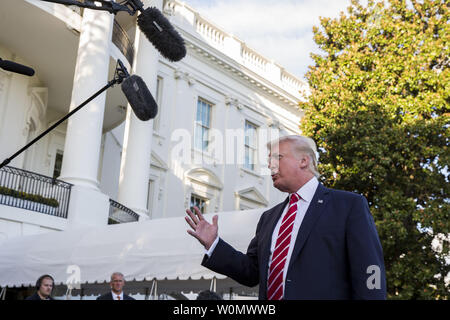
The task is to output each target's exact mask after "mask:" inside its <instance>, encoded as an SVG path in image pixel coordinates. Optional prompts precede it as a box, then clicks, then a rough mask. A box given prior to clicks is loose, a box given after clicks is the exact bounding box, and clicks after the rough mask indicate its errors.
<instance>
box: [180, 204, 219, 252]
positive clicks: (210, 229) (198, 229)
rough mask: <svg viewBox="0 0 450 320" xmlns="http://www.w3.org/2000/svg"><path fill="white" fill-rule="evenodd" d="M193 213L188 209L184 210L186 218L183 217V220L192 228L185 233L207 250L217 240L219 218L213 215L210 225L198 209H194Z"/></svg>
mask: <svg viewBox="0 0 450 320" xmlns="http://www.w3.org/2000/svg"><path fill="white" fill-rule="evenodd" d="M194 211H195V214H194V213H193V212H192V211H191V210H189V209H187V210H186V213H187V214H188V216H187V217H185V219H186V222H187V223H188V224H189V225H190V226H191V228H192V230H188V231H187V232H188V233H189V234H190V235H191V236H193V237H194V238H196V239H197V240H198V241H199V242H200V243H201V244H202V245H203V246H204V247H205V248H206V250H209V248H210V247H211V245H212V244H213V243H214V240H216V238H217V234H218V230H219V226H218V224H217V221H218V219H219V216H218V215H215V216H214V217H213V221H212V224H211V223H209V222H208V221H206V220H205V218H204V217H203V215H202V213H201V212H200V210H199V208H197V207H194Z"/></svg>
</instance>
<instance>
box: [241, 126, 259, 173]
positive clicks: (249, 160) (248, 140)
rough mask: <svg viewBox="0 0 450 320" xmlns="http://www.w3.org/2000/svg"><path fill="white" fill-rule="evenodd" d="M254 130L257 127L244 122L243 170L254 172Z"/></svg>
mask: <svg viewBox="0 0 450 320" xmlns="http://www.w3.org/2000/svg"><path fill="white" fill-rule="evenodd" d="M256 129H257V127H256V126H255V125H254V124H252V123H250V122H248V121H245V162H244V168H246V169H249V170H255V163H256V146H257V144H256V143H257V142H256Z"/></svg>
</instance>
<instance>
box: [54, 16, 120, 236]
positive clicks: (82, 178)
mask: <svg viewBox="0 0 450 320" xmlns="http://www.w3.org/2000/svg"><path fill="white" fill-rule="evenodd" d="M113 17H114V16H113V15H112V14H110V13H108V12H103V11H97V10H90V9H86V10H85V11H84V15H83V21H82V26H81V33H80V41H79V46H78V56H77V62H76V67H75V76H74V82H73V88H72V100H71V104H70V110H73V109H75V108H76V107H78V106H79V105H80V104H81V103H83V102H84V101H85V100H86V99H88V98H89V97H90V96H91V95H92V94H94V93H95V92H97V91H98V90H100V89H101V88H102V87H104V86H105V85H106V84H107V83H108V81H109V79H108V71H109V60H110V54H109V49H110V48H109V44H110V41H111V34H112V24H113ZM105 101H106V92H104V93H102V94H101V95H100V96H98V97H97V98H95V99H94V100H93V101H92V102H90V103H89V104H87V105H86V106H84V107H83V109H81V110H80V111H78V112H77V113H75V114H74V115H73V116H72V117H70V118H69V120H68V124H67V133H66V140H65V146H64V156H63V164H62V169H61V176H60V179H62V180H64V181H67V182H69V183H72V184H74V187H73V188H72V192H71V196H70V204H69V215H68V220H69V228H73V227H80V226H92V225H106V224H107V222H108V214H109V197H108V196H107V195H105V194H103V193H101V192H100V191H99V182H98V166H99V157H100V147H101V137H102V126H103V114H104V109H105Z"/></svg>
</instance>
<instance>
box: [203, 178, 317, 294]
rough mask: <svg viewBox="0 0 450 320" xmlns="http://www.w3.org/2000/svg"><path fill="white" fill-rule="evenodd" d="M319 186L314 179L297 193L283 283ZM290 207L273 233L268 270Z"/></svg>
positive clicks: (284, 212) (209, 254) (214, 243)
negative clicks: (298, 237) (295, 245)
mask: <svg viewBox="0 0 450 320" xmlns="http://www.w3.org/2000/svg"><path fill="white" fill-rule="evenodd" d="M318 186H319V181H318V180H317V178H316V177H313V178H311V179H310V180H309V181H308V182H307V183H305V184H304V185H303V186H302V187H301V188H300V189H298V191H297V194H298V195H299V196H300V199H299V201H298V202H297V215H296V216H295V220H294V226H293V228H292V234H291V242H290V244H289V251H288V255H287V257H286V263H285V265H284V270H283V282H286V274H287V269H288V266H289V262H290V260H291V256H292V251H293V250H294V244H295V241H296V240H297V234H298V230H299V229H300V226H301V224H302V221H303V218H304V217H305V213H306V210H308V208H309V205H310V203H311V200H312V198H313V197H314V194H315V193H316V190H317V187H318ZM288 207H289V205H286V207H285V208H284V210H283V213H282V214H281V217H280V219H279V220H278V223H277V224H276V226H275V230H274V231H273V234H272V244H271V246H270V257H269V263H268V265H267V269H269V267H270V262H271V261H272V254H273V251H274V249H275V244H276V242H277V238H278V232H279V230H280V226H281V222H282V221H283V218H284V216H285V215H286V213H287V211H288ZM218 242H219V237H218V236H217V238H216V240H214V242H213V244H212V245H211V247H210V248H209V250H208V251H207V253H206V254H207V255H208V257H210V256H211V254H212V253H213V251H214V249H215V248H216V245H217V243H218ZM284 287H285V286H283V296H284Z"/></svg>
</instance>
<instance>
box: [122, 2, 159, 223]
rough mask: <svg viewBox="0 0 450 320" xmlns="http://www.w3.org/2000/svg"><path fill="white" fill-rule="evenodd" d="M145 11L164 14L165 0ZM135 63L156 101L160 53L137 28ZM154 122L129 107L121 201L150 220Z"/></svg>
mask: <svg viewBox="0 0 450 320" xmlns="http://www.w3.org/2000/svg"><path fill="white" fill-rule="evenodd" d="M143 2H144V8H147V7H148V6H150V5H152V6H156V7H157V8H159V9H160V10H161V8H162V0H156V1H143ZM135 52H136V56H135V62H134V67H133V73H134V74H137V75H139V76H140V77H142V79H143V80H144V82H145V83H146V84H147V87H148V89H149V90H150V92H151V93H152V95H153V97H155V95H156V79H157V71H158V59H159V53H158V51H157V50H156V49H155V48H154V47H153V45H152V44H151V43H150V42H149V41H148V40H147V38H146V37H145V35H144V34H143V33H141V32H140V30H139V28H136V37H135ZM152 137H153V120H149V121H141V120H139V119H138V118H137V117H136V115H135V114H134V113H133V112H132V110H131V107H130V106H128V112H127V119H126V124H125V134H124V144H123V150H122V161H121V166H120V178H119V193H118V201H119V202H120V203H122V204H123V205H125V206H127V207H128V208H130V209H131V210H133V211H135V212H136V213H138V214H139V215H140V218H139V219H140V220H143V219H147V218H148V209H147V196H148V182H149V177H150V163H151V147H152Z"/></svg>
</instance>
